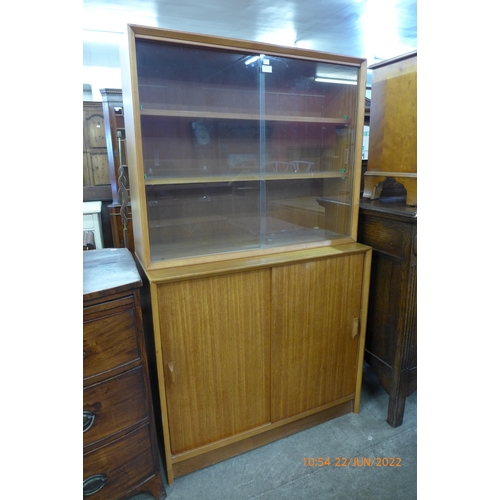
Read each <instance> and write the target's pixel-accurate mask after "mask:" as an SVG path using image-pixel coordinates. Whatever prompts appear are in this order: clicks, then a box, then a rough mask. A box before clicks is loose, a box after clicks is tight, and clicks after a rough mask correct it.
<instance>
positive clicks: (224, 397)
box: [158, 269, 271, 455]
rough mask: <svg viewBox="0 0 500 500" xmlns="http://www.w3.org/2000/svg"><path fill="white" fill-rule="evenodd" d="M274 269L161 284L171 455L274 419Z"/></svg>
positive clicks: (164, 367)
mask: <svg viewBox="0 0 500 500" xmlns="http://www.w3.org/2000/svg"><path fill="white" fill-rule="evenodd" d="M270 284H271V279H270V270H268V269H262V270H258V271H249V272H244V273H236V274H229V275H226V276H215V277H208V278H204V279H196V280H188V281H185V282H177V283H171V284H165V285H161V286H159V287H158V309H159V311H160V312H161V314H160V318H159V321H160V329H161V337H162V338H161V341H162V342H161V343H162V351H163V370H164V373H165V378H166V380H165V383H166V386H167V411H168V422H169V431H170V439H171V452H172V454H174V455H175V454H176V453H180V452H183V451H186V450H189V449H193V448H196V447H199V446H202V445H205V444H207V443H211V442H214V441H217V440H219V439H223V438H224V437H228V436H232V435H235V434H238V433H240V432H243V431H245V430H248V429H251V428H254V427H257V426H259V425H263V424H265V423H267V422H269V420H270V402H269V401H270V395H269V391H270V388H269V386H270V361H269V356H270V309H269V308H270V302H271V301H270Z"/></svg>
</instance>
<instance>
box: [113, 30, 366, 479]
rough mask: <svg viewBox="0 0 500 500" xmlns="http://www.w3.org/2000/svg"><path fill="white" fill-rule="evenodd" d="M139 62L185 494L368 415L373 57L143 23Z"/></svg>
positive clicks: (141, 246) (166, 427)
mask: <svg viewBox="0 0 500 500" xmlns="http://www.w3.org/2000/svg"><path fill="white" fill-rule="evenodd" d="M123 55H124V57H123V105H124V110H125V127H126V130H127V158H128V163H129V165H128V166H129V175H130V188H131V206H132V216H133V223H134V241H135V253H136V258H137V260H138V262H139V263H140V266H141V267H142V270H143V273H144V276H145V278H146V280H145V281H147V282H148V283H149V288H150V298H151V304H150V305H151V311H152V324H153V330H154V344H155V350H156V359H157V370H158V381H159V397H160V406H161V413H162V423H163V435H164V445H165V455H166V469H167V479H168V482H169V483H172V481H173V480H174V478H175V477H178V476H180V475H182V474H186V473H188V472H190V471H192V470H196V469H198V468H201V467H204V466H206V465H209V464H211V463H214V462H217V461H220V460H223V459H225V458H228V457H230V456H233V455H235V454H238V453H241V452H243V451H246V450H249V449H252V448H255V447H257V446H260V445H263V444H265V443H268V442H270V441H273V440H276V439H278V438H280V437H283V436H286V435H289V434H291V433H293V432H297V431H300V430H302V429H305V428H307V427H309V426H311V425H315V424H317V423H320V422H323V421H325V420H328V419H331V418H333V417H336V416H339V415H343V414H345V413H347V412H351V411H354V412H358V411H359V399H360V389H361V372H362V363H363V350H364V339H365V327H366V313H367V301H368V288H369V276H370V265H371V248H370V247H367V246H364V245H361V244H359V243H357V242H356V234H357V220H358V209H359V187H360V176H361V149H362V148H361V146H362V132H363V121H364V102H365V83H366V61H365V60H363V59H357V58H352V57H343V56H337V55H332V54H327V53H320V52H312V51H308V50H302V49H297V48H291V47H280V46H274V45H268V44H264V43H256V42H248V41H242V40H232V39H227V38H220V37H212V36H204V35H195V34H191V33H182V32H176V31H167V30H161V29H156V28H148V27H142V26H129V27H128V40H127V46H126V47H124V52H123ZM320 77H321V78H323V79H325V78H328V80H327V81H316V78H320ZM335 81H336V82H335Z"/></svg>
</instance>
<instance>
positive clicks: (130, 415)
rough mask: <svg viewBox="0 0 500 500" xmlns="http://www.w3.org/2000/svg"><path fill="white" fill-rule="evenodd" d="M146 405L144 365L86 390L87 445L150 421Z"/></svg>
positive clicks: (85, 421)
mask: <svg viewBox="0 0 500 500" xmlns="http://www.w3.org/2000/svg"><path fill="white" fill-rule="evenodd" d="M146 403H147V400H146V391H145V388H144V380H143V373H142V367H140V366H139V367H137V368H134V369H132V370H129V371H127V372H125V373H123V374H122V375H118V376H116V377H113V378H110V379H108V380H105V381H104V382H99V383H97V384H94V385H91V386H89V387H87V388H86V389H84V391H83V419H84V422H83V428H84V432H83V444H84V446H87V445H89V444H92V443H95V442H96V441H99V440H101V439H104V438H106V437H109V436H112V435H113V434H116V433H118V432H120V431H123V430H125V429H127V427H130V426H131V425H134V424H136V423H138V422H140V421H141V420H145V419H147V418H148V413H147V408H146ZM85 429H87V430H85Z"/></svg>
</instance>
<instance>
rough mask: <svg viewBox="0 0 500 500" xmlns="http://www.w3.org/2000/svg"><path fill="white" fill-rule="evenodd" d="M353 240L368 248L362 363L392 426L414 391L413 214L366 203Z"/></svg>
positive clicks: (409, 209) (404, 208)
mask: <svg viewBox="0 0 500 500" xmlns="http://www.w3.org/2000/svg"><path fill="white" fill-rule="evenodd" d="M358 237H359V240H360V241H362V242H363V243H366V244H367V245H370V246H371V247H373V261H372V269H371V281H370V300H369V306H368V321H367V330H366V344H365V360H366V361H367V362H368V363H369V364H370V365H371V366H372V368H373V369H374V371H375V372H376V373H377V375H378V377H379V380H380V383H381V384H382V386H383V387H384V389H385V390H386V391H387V392H388V394H389V409H388V415H387V421H388V422H389V424H390V425H392V426H393V427H398V426H400V425H401V424H402V423H403V417H404V409H405V401H406V398H407V397H408V396H409V395H410V394H412V393H413V392H414V391H415V390H416V389H417V213H416V209H415V208H414V207H409V206H407V205H394V204H390V203H385V204H383V203H380V202H378V201H368V200H366V201H364V202H362V203H361V205H360V213H359V234H358Z"/></svg>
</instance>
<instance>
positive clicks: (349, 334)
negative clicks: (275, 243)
mask: <svg viewBox="0 0 500 500" xmlns="http://www.w3.org/2000/svg"><path fill="white" fill-rule="evenodd" d="M363 263H364V255H349V256H339V257H334V258H330V259H324V260H317V261H313V262H306V263H299V264H293V265H288V266H283V267H276V268H274V269H273V276H272V290H273V292H272V308H273V329H272V337H271V363H272V375H271V376H272V386H271V394H272V398H271V417H272V421H273V422H276V421H279V420H282V419H285V418H288V417H292V416H294V415H298V414H300V413H303V412H306V411H309V410H313V409H315V408H319V407H321V406H324V405H328V404H330V403H333V402H335V401H336V400H339V399H341V398H345V397H349V396H352V397H354V393H355V389H356V374H357V364H358V352H359V337H360V335H359V326H357V325H359V323H360V314H361V312H360V310H361V291H362V283H363Z"/></svg>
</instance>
